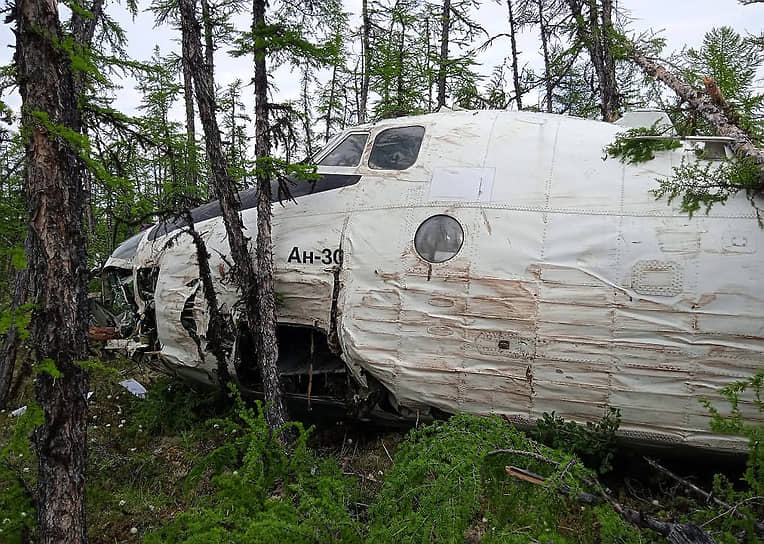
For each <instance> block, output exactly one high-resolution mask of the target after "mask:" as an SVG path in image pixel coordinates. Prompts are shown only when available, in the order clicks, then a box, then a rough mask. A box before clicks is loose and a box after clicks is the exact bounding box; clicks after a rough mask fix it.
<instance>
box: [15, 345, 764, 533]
mask: <svg viewBox="0 0 764 544" xmlns="http://www.w3.org/2000/svg"><path fill="white" fill-rule="evenodd" d="M96 367H97V365H96ZM108 367H109V369H101V370H98V369H97V368H96V371H95V373H94V376H93V380H92V389H93V395H92V397H91V399H90V422H89V423H90V424H89V438H88V440H89V460H88V470H89V475H88V522H89V537H90V541H91V542H93V543H96V544H99V543H104V544H105V543H107V542H108V543H115V542H141V541H143V542H148V543H158V542H163V543H164V542H168V543H169V542H178V543H180V542H184V543H192V542H274V543H276V542H278V543H282V542H321V543H323V542H454V543H456V542H459V543H461V542H470V543H471V542H484V543H514V542H518V543H519V542H522V543H526V542H554V543H573V542H576V543H578V542H580V543H584V544H597V543H600V542H603V543H611V542H612V543H623V544H626V543H637V542H639V543H642V542H653V541H660V539H658V537H656V536H655V535H653V534H649V533H646V532H640V531H639V530H637V529H635V528H633V527H632V526H630V525H628V524H626V523H625V522H623V521H622V519H621V518H620V517H619V516H618V515H617V514H616V513H615V512H614V511H613V510H612V508H610V507H609V506H606V505H598V506H581V505H580V504H578V503H577V502H575V501H573V500H571V499H568V498H566V497H565V496H564V495H563V494H561V493H560V492H559V491H560V489H561V488H562V487H563V486H565V487H566V489H568V495H571V496H575V493H577V492H578V491H590V492H593V491H594V490H593V489H592V488H591V486H590V485H589V483H588V482H590V481H591V480H592V479H594V477H595V471H602V468H603V464H602V460H603V455H606V456H607V459H608V468H609V466H610V460H614V462H613V466H614V467H615V468H613V470H612V472H610V473H608V474H607V485H609V486H611V487H612V488H613V495H614V496H616V498H617V499H618V500H619V501H620V502H622V503H624V504H627V505H630V506H632V507H633V508H636V509H639V510H642V511H645V512H648V513H650V514H651V515H656V516H660V517H663V518H664V519H674V520H693V521H696V522H702V521H706V520H710V519H712V518H714V517H715V516H717V515H718V514H719V513H720V512H719V511H718V509H714V508H711V507H709V506H708V505H706V504H704V503H703V502H702V501H698V500H696V499H695V498H694V497H690V496H688V495H687V494H685V493H684V491H683V490H682V489H681V488H679V487H678V486H676V485H675V484H673V483H670V482H667V481H666V480H665V479H664V478H661V477H658V476H656V475H655V474H654V473H651V472H648V471H647V470H645V469H644V468H640V469H639V472H638V473H636V474H635V473H634V472H633V468H627V469H624V468H623V465H625V464H628V463H624V462H622V457H619V456H622V455H623V454H622V453H619V452H618V451H617V450H614V449H613V446H612V443H611V441H610V440H609V439H608V436H607V434H608V433H607V432H604V434H603V429H608V428H612V427H613V425H612V421H611V422H609V423H608V425H604V426H600V427H596V428H591V429H588V430H587V429H583V430H582V431H581V432H580V433H579V431H577V430H575V429H573V427H571V426H570V425H569V424H567V423H566V422H562V421H558V420H556V419H555V418H554V417H551V418H547V421H546V423H544V422H542V425H541V426H540V427H539V429H538V431H539V433H538V434H537V436H539V437H542V435H551V436H547V437H546V438H547V439H549V443H550V444H553V445H556V446H558V447H554V448H553V447H547V446H544V445H542V444H540V443H538V442H536V441H534V440H532V439H530V438H529V437H528V436H526V435H525V434H523V433H521V432H519V431H517V430H516V429H514V428H513V427H512V426H510V425H508V424H507V423H506V422H504V421H503V420H501V419H499V418H476V417H472V416H466V415H459V416H456V417H453V418H451V419H450V420H448V421H446V422H439V423H435V424H432V425H428V426H423V427H419V428H416V429H412V430H411V431H410V432H408V433H404V432H400V431H397V432H390V431H382V430H379V429H376V430H374V429H369V428H368V426H367V425H364V424H360V423H337V422H333V423H332V424H326V425H322V426H320V427H319V428H317V429H307V430H306V429H302V427H301V426H298V430H299V435H300V440H299V441H298V443H297V445H296V446H295V447H294V448H293V449H291V450H290V451H285V450H284V448H283V447H282V446H281V445H280V444H279V443H278V441H277V440H276V437H275V436H274V435H273V434H272V433H271V432H270V431H269V430H268V429H267V426H266V425H265V423H264V420H263V419H262V415H261V414H260V413H259V412H258V409H257V408H256V407H254V406H252V405H248V404H245V403H243V402H241V401H239V400H236V401H235V402H234V403H231V402H227V403H226V402H220V396H219V395H217V396H216V395H215V393H214V392H209V391H200V390H195V389H193V388H191V387H189V386H187V385H184V384H181V383H179V382H176V381H172V380H170V379H168V378H166V377H162V376H159V375H157V374H154V373H152V372H151V371H148V370H146V369H145V368H142V367H138V366H136V365H135V364H133V363H132V362H130V361H127V360H122V359H117V360H112V361H110V362H109V364H108ZM126 377H134V378H136V379H138V381H140V382H141V383H143V384H144V385H147V386H148V389H149V394H148V397H147V398H146V399H138V398H136V397H134V396H132V395H131V394H130V393H128V392H127V391H126V390H125V389H123V388H122V387H121V386H119V385H118V381H120V380H121V379H124V378H126ZM30 395H31V391H30V387H29V385H28V384H27V385H26V386H25V387H24V388H22V389H21V393H20V398H19V399H17V400H16V405H19V404H26V403H29V399H30ZM33 416H34V413H33V411H30V412H29V415H28V416H25V418H21V420H20V419H19V418H12V417H10V415H9V413H8V412H5V413H0V450H2V453H3V458H2V461H3V462H2V463H0V511H3V512H5V513H4V514H2V515H0V530H2V531H3V532H2V533H0V542H3V543H6V542H8V543H12V544H13V543H16V542H27V541H31V540H32V539H33V537H34V521H33V519H34V514H33V512H34V510H33V506H32V502H31V496H30V495H29V493H28V490H31V489H33V488H34V479H35V471H36V460H35V459H34V454H33V452H32V451H31V450H30V449H29V447H28V441H27V440H26V437H25V433H28V431H29V430H30V429H31V425H32V424H33V421H34V419H33ZM606 423H607V422H606ZM24 425H26V427H24ZM571 433H573V434H571ZM563 435H564V436H563ZM569 436H576V440H575V441H574V442H575V443H576V448H564V447H562V444H561V440H564V439H565V437H569ZM597 444H600V446H598V445H597ZM603 444H604V445H603ZM502 448H503V449H507V448H510V449H515V450H522V451H530V452H535V453H537V454H540V455H542V456H544V457H546V458H548V459H550V460H552V461H554V464H551V463H547V462H541V461H538V460H537V459H535V458H533V457H528V456H524V455H518V454H498V455H495V454H489V452H491V450H495V449H502ZM579 451H580V452H582V453H584V454H585V455H584V458H585V459H586V458H589V463H590V468H587V467H586V466H585V463H584V461H582V460H581V458H579V457H577V456H576V455H577V454H578V453H579ZM599 454H602V455H599ZM508 465H511V466H514V467H517V468H521V469H525V470H529V471H531V472H533V473H536V474H539V475H541V476H543V477H545V478H547V480H548V481H549V482H551V483H550V484H549V485H543V486H540V485H535V484H532V483H528V482H525V481H521V480H518V479H516V478H512V477H510V476H508V475H507V473H506V470H505V468H504V467H505V466H508ZM25 469H26V470H25ZM629 470H632V472H629ZM740 476H741V475H740V474H739V473H737V474H732V475H728V476H727V477H726V478H723V477H718V478H717V488H718V491H719V493H726V495H723V496H726V497H729V498H730V500H733V499H734V500H737V501H740V500H745V498H746V497H747V495H745V492H744V491H745V489H747V487H746V486H745V485H743V484H744V483H745V482H741V481H740ZM730 482H731V483H730ZM733 484H734V485H733ZM708 485H709V486H710V484H708ZM725 486H726V487H725ZM725 489H726V491H725ZM720 496H722V495H720ZM746 507H747V508H748V510H747V511H750V512H752V515H753V516H754V517H755V516H757V515H758V516H761V515H762V512H761V510H762V508H761V502H756V501H753V502H752V503H751V502H749V503H746ZM22 513H23V515H22ZM730 518H731V516H729V515H727V516H723V517H722V518H720V519H717V520H714V521H713V522H712V523H711V524H710V525H709V526H708V527H707V529H708V530H710V531H711V532H712V533H713V535H714V536H715V538H717V540H718V541H720V542H726V541H730V542H731V540H730V538H732V539H733V540H736V537H738V536H739V535H740V534H743V535H744V536H743V538H744V541H746V540H745V538H748V540H747V541H749V542H753V541H755V540H751V537H750V531H749V533H741V531H744V530H745V527H744V526H745V524H746V523H748V524H749V525H750V520H749V521H748V522H747V521H746V520H739V522H737V521H734V520H731V519H730ZM5 519H8V521H7V522H5ZM754 538H755V537H754Z"/></svg>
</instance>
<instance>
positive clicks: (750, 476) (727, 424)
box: [703, 368, 764, 496]
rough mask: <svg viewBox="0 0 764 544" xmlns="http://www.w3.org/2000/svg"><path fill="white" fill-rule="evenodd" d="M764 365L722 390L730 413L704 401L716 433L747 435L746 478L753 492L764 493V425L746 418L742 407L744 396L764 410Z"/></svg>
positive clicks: (759, 410)
mask: <svg viewBox="0 0 764 544" xmlns="http://www.w3.org/2000/svg"><path fill="white" fill-rule="evenodd" d="M762 389H764V368H760V369H759V370H758V371H756V373H755V374H754V375H753V376H751V377H750V378H748V379H746V380H740V381H737V382H734V383H731V384H730V385H728V386H726V387H724V388H722V389H721V390H720V391H719V392H720V393H721V394H722V396H723V397H724V398H725V399H727V401H728V402H729V404H730V410H729V413H727V414H723V413H722V412H720V411H719V410H718V409H717V408H716V407H715V406H713V405H712V404H711V403H710V402H709V401H707V400H705V401H703V405H704V406H705V407H706V408H707V409H708V411H709V413H710V414H711V429H712V430H713V431H715V432H717V433H722V434H733V435H738V436H744V437H746V438H747V439H748V446H749V450H748V464H747V470H746V473H745V481H746V483H747V484H748V486H749V487H750V490H751V493H753V494H754V495H762V496H764V425H762V424H761V423H750V422H748V421H746V417H745V414H744V413H743V411H742V410H741V408H740V403H741V400H743V398H744V396H746V397H747V398H746V399H745V400H746V401H747V403H748V404H750V405H751V406H752V408H753V410H755V411H757V412H758V413H759V414H764V402H762Z"/></svg>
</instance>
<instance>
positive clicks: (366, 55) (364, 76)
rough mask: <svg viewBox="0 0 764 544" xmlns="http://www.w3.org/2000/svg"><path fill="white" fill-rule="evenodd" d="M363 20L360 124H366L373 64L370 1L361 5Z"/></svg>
mask: <svg viewBox="0 0 764 544" xmlns="http://www.w3.org/2000/svg"><path fill="white" fill-rule="evenodd" d="M361 18H362V19H363V28H362V34H361V49H362V50H363V51H362V58H363V66H361V98H360V104H359V107H358V122H359V123H365V122H366V106H367V104H368V102H369V64H370V62H371V51H370V50H369V41H370V40H369V35H370V34H371V28H370V26H371V19H370V18H369V6H368V0H363V1H362V3H361Z"/></svg>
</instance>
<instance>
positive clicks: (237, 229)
mask: <svg viewBox="0 0 764 544" xmlns="http://www.w3.org/2000/svg"><path fill="white" fill-rule="evenodd" d="M179 7H180V16H181V17H180V22H181V32H182V39H183V41H184V42H186V43H185V47H184V48H183V50H184V51H185V52H186V55H187V56H188V58H187V59H186V60H187V63H188V66H189V68H190V70H191V74H192V76H193V80H194V89H195V95H196V101H197V106H198V108H199V117H200V119H201V121H202V127H203V128H204V136H205V145H206V149H207V159H208V160H209V163H210V169H211V172H212V176H211V178H212V183H213V184H214V187H215V194H216V196H217V197H218V199H219V201H220V209H221V211H222V216H223V223H224V225H225V230H226V235H227V237H228V245H229V247H230V249H231V258H232V260H233V265H234V267H235V271H234V277H235V278H236V281H237V283H238V286H239V289H240V291H241V297H242V302H243V307H244V313H245V316H246V319H247V322H248V323H249V327H250V330H252V331H253V335H254V336H255V338H256V329H255V324H257V323H259V310H258V307H257V304H258V300H257V275H256V271H255V265H254V262H253V260H252V258H251V257H250V253H249V238H247V236H246V235H245V234H244V225H243V223H242V219H241V213H240V211H239V210H240V202H239V200H238V198H237V192H236V182H235V180H234V179H233V177H232V176H231V173H230V171H229V169H228V164H227V163H226V160H225V156H224V154H223V143H222V141H221V138H220V129H219V127H218V122H217V118H216V116H215V90H214V87H213V82H212V76H211V73H210V70H209V67H208V66H206V59H205V57H204V54H203V50H202V41H201V28H200V25H199V20H198V19H197V15H196V2H195V0H179ZM258 359H259V358H258ZM258 362H260V361H258ZM269 362H270V361H266V364H268V363H269ZM275 363H276V361H275V360H273V361H272V367H265V368H264V367H263V365H262V364H261V366H260V372H261V377H262V380H263V387H264V390H265V400H266V402H267V403H268V409H267V419H268V423H269V425H270V426H271V427H272V428H277V427H280V426H282V425H283V424H284V423H285V422H286V410H285V408H284V405H283V403H282V400H281V385H280V383H279V379H278V368H277V367H276V364H275ZM226 376H227V369H226V368H225V365H224V362H223V361H218V379H220V380H221V381H222V380H224V379H225V377H226Z"/></svg>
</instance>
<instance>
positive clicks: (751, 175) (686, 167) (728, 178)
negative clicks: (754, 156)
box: [652, 158, 762, 222]
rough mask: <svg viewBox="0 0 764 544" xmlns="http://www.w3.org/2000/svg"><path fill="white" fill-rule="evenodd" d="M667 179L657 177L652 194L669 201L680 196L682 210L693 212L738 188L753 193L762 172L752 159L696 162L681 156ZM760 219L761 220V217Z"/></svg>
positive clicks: (724, 200)
mask: <svg viewBox="0 0 764 544" xmlns="http://www.w3.org/2000/svg"><path fill="white" fill-rule="evenodd" d="M673 170H674V174H673V175H672V176H671V177H670V178H659V179H658V183H659V187H658V188H657V189H654V190H653V191H652V193H653V194H654V195H655V198H656V199H660V198H666V199H667V200H668V202H669V203H671V202H673V201H674V200H676V199H677V198H680V199H681V200H680V203H679V205H680V208H681V210H682V211H684V212H687V213H688V214H690V217H692V215H693V214H694V213H695V212H697V211H699V210H701V209H702V208H705V212H706V213H708V211H709V210H710V209H711V206H713V205H714V204H724V203H725V202H726V201H727V199H728V198H729V197H730V196H732V195H734V194H735V193H737V192H739V191H746V192H747V193H749V194H753V193H755V192H756V191H758V190H759V189H760V188H761V183H762V181H761V180H762V171H761V168H760V167H759V166H758V165H756V163H755V162H754V161H753V160H750V159H748V160H744V159H732V160H724V161H722V162H710V161H708V162H699V161H693V160H688V159H686V158H683V159H682V163H681V164H680V165H679V166H675V167H674V169H673ZM760 222H761V219H760Z"/></svg>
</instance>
